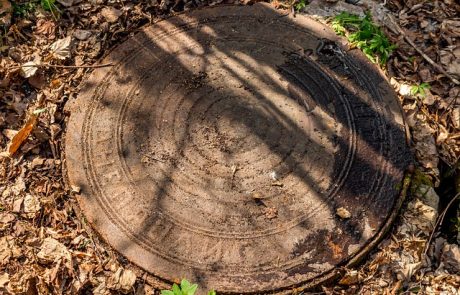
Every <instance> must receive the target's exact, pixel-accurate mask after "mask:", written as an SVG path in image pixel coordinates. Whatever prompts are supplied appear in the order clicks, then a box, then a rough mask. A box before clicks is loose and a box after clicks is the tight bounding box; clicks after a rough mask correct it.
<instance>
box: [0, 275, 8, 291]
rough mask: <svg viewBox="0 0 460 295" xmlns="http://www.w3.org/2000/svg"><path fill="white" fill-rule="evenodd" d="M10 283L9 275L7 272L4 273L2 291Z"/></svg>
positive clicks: (1, 284)
mask: <svg viewBox="0 0 460 295" xmlns="http://www.w3.org/2000/svg"><path fill="white" fill-rule="evenodd" d="M9 282H10V275H9V274H7V273H6V272H4V273H2V274H1V275H0V290H1V289H4V288H5V286H6V284H8V283H9Z"/></svg>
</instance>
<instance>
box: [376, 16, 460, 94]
mask: <svg viewBox="0 0 460 295" xmlns="http://www.w3.org/2000/svg"><path fill="white" fill-rule="evenodd" d="M382 23H383V24H384V25H385V26H386V27H387V28H388V29H390V30H391V31H392V32H393V33H395V34H398V35H402V36H403V38H404V40H405V41H406V42H407V43H409V45H410V46H412V47H413V48H414V49H415V50H416V51H417V52H418V53H419V54H420V55H421V56H422V57H423V58H424V59H425V60H426V61H427V62H428V63H429V64H430V65H432V66H433V68H434V69H435V70H437V71H438V72H440V73H441V74H443V75H444V76H446V77H447V78H449V79H450V80H452V82H454V84H455V85H460V82H459V81H458V80H457V79H455V78H454V77H452V76H451V75H450V74H449V73H447V71H446V70H444V68H443V67H441V66H440V65H438V64H437V63H436V62H435V61H433V60H432V59H431V58H430V57H429V56H428V55H426V54H425V52H423V51H422V50H421V49H420V48H418V47H417V45H416V44H415V43H414V41H412V39H410V38H409V37H408V36H407V35H406V33H405V32H404V30H403V29H402V28H401V27H400V26H399V24H398V23H397V22H396V20H395V19H394V17H393V16H392V15H386V17H385V19H384V21H383V22H382Z"/></svg>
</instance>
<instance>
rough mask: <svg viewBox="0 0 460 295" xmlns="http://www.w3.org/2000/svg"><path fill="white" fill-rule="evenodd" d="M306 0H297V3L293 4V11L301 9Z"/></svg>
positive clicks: (304, 5)
mask: <svg viewBox="0 0 460 295" xmlns="http://www.w3.org/2000/svg"><path fill="white" fill-rule="evenodd" d="M307 4H308V3H307V0H298V1H297V3H295V4H294V9H295V11H301V10H302V9H304V8H305V7H306V6H307Z"/></svg>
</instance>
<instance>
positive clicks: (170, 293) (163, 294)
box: [160, 290, 175, 295]
mask: <svg viewBox="0 0 460 295" xmlns="http://www.w3.org/2000/svg"><path fill="white" fill-rule="evenodd" d="M160 294H161V295H175V294H174V292H173V291H170V290H162V291H161V292H160Z"/></svg>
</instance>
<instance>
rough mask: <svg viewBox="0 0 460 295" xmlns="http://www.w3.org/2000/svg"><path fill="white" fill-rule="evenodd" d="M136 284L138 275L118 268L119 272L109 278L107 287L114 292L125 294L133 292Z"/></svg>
mask: <svg viewBox="0 0 460 295" xmlns="http://www.w3.org/2000/svg"><path fill="white" fill-rule="evenodd" d="M135 282H136V275H135V274H134V272H132V271H131V270H128V269H123V268H121V267H120V268H118V270H117V271H116V272H115V273H114V274H113V276H112V277H111V278H109V280H108V282H107V287H108V288H109V289H112V290H116V291H120V292H122V293H124V294H126V293H129V292H131V291H132V290H133V286H134V283H135Z"/></svg>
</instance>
